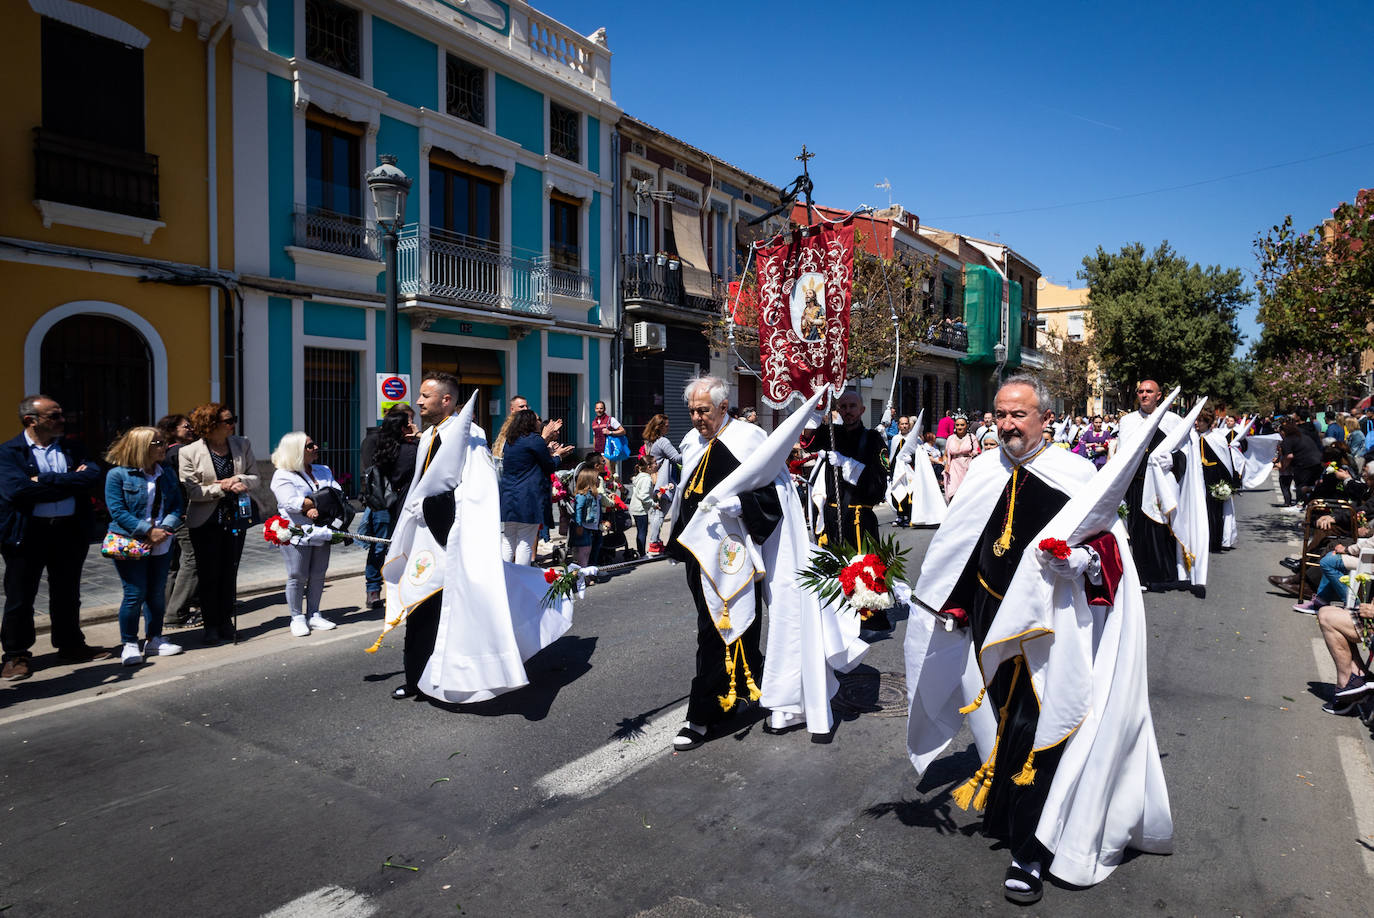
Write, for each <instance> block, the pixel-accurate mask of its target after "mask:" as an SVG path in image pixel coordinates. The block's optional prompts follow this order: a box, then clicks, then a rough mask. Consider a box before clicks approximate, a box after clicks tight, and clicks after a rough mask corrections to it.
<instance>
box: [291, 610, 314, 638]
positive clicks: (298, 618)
mask: <svg viewBox="0 0 1374 918" xmlns="http://www.w3.org/2000/svg"><path fill="white" fill-rule="evenodd" d="M291 633H292V634H294V635H295V636H296V637H309V636H310V626H309V625H307V624H306V623H305V616H304V615H293V616H291Z"/></svg>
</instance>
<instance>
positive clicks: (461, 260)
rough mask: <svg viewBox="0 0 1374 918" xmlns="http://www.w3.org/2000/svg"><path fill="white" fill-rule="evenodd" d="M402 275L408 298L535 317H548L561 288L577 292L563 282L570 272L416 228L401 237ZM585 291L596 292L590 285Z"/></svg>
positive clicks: (480, 241)
mask: <svg viewBox="0 0 1374 918" xmlns="http://www.w3.org/2000/svg"><path fill="white" fill-rule="evenodd" d="M396 273H397V276H398V278H399V281H398V286H399V289H400V292H401V295H403V296H407V297H428V298H433V299H438V300H448V301H451V302H453V303H454V304H455V305H476V306H486V307H488V308H492V309H510V310H514V311H515V312H526V313H533V314H535V315H547V314H548V312H549V306H550V297H551V293H553V292H555V291H554V289H553V288H554V286H555V285H556V284H559V285H562V284H567V285H569V288H570V289H571V286H572V284H571V281H569V280H568V279H567V278H565V277H564V276H563V275H565V274H568V273H569V272H565V271H562V270H554V269H552V267H551V266H550V264H549V263H548V262H547V261H546V260H544V259H541V258H518V257H516V256H513V255H512V254H511V252H510V250H509V249H508V248H506V247H503V246H501V245H499V244H498V243H495V242H492V241H490V240H488V239H476V238H473V237H471V236H463V235H459V234H457V233H448V232H445V231H443V230H439V229H434V228H426V229H423V230H422V229H421V228H420V227H419V226H418V225H417V224H414V223H412V224H410V225H409V226H407V227H405V229H403V230H402V231H401V238H400V240H399V241H398V243H397V246H396ZM555 275H557V277H556V278H555ZM585 287H586V289H590V287H591V281H590V279H588V280H587V281H586V284H585ZM578 289H582V288H578ZM573 295H575V294H573Z"/></svg>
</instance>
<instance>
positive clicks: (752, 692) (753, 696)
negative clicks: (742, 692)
mask: <svg viewBox="0 0 1374 918" xmlns="http://www.w3.org/2000/svg"><path fill="white" fill-rule="evenodd" d="M739 652H740V658H739V661H740V663H742V664H743V665H744V687H745V688H747V689H748V690H749V700H750V701H758V700H759V699H760V698H762V697H763V692H761V691H759V687H758V686H757V685H755V684H754V674H753V673H751V672H750V671H749V660H748V659H747V658H746V657H745V656H744V646H743V645H741V646H740V649H739Z"/></svg>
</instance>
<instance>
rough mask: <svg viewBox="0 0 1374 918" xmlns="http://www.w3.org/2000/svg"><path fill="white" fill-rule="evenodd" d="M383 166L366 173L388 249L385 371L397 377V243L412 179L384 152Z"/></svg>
mask: <svg viewBox="0 0 1374 918" xmlns="http://www.w3.org/2000/svg"><path fill="white" fill-rule="evenodd" d="M377 158H378V159H380V160H381V165H379V166H378V167H377V168H376V169H373V170H372V171H371V172H369V173H368V174H367V190H368V191H370V192H371V193H372V208H373V210H375V211H376V213H377V226H378V227H379V228H380V229H381V231H382V240H383V244H384V245H385V248H386V371H387V372H388V373H391V374H393V375H395V374H396V373H399V372H400V370H401V367H400V362H401V360H400V350H401V349H400V321H399V320H398V318H397V315H396V286H397V281H396V241H397V239H398V237H399V236H400V234H401V227H402V226H404V225H405V218H406V194H407V193H409V191H410V181H411V180H410V179H409V178H407V177H406V174H405V173H404V172H402V171H401V170H400V169H398V168H397V167H396V157H395V156H392V155H391V154H390V153H383V154H382V155H381V156H379V157H377Z"/></svg>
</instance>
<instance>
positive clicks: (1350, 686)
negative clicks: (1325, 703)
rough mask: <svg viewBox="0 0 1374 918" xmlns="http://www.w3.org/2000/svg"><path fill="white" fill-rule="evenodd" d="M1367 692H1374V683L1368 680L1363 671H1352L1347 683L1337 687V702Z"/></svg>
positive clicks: (1351, 698)
mask: <svg viewBox="0 0 1374 918" xmlns="http://www.w3.org/2000/svg"><path fill="white" fill-rule="evenodd" d="M1365 692H1374V683H1371V682H1369V681H1367V680H1366V679H1365V677H1364V675H1363V674H1361V673H1351V674H1350V678H1349V679H1348V680H1346V683H1345V685H1343V686H1341V687H1340V688H1338V689H1336V701H1337V703H1339V702H1342V701H1347V700H1353V699H1356V698H1359V697H1360V696H1361V695H1363V694H1364V693H1365Z"/></svg>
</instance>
